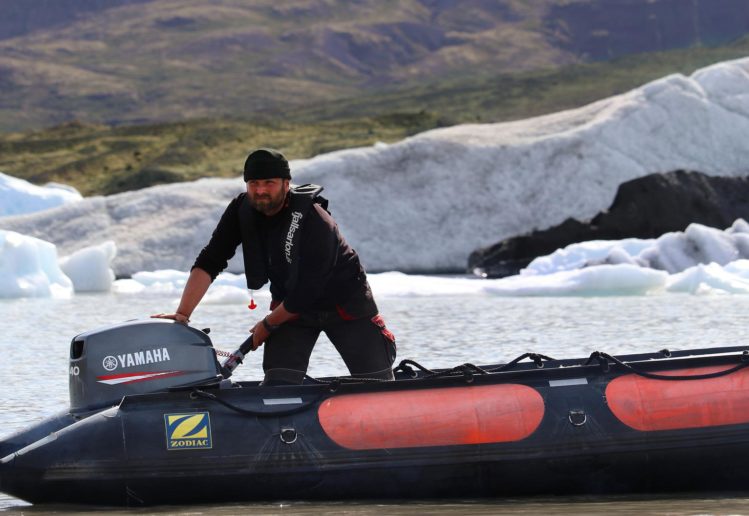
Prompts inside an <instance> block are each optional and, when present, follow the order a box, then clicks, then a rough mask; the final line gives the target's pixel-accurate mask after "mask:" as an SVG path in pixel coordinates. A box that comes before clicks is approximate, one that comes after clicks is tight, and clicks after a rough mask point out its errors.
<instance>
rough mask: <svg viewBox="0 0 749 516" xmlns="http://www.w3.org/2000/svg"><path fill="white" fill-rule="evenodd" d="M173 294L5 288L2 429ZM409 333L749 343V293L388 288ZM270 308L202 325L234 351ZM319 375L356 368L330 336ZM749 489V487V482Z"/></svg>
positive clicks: (534, 346)
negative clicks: (101, 332) (528, 294)
mask: <svg viewBox="0 0 749 516" xmlns="http://www.w3.org/2000/svg"><path fill="white" fill-rule="evenodd" d="M176 302H177V301H176V300H175V299H172V298H169V297H148V298H144V299H140V298H138V297H136V296H132V295H115V294H96V295H81V294H78V295H76V296H75V297H74V298H72V299H67V300H60V299H20V300H0V321H1V322H2V331H1V332H0V379H2V382H3V385H4V386H5V390H4V395H3V398H2V401H0V423H1V424H0V438H1V436H2V435H6V434H8V433H11V432H13V431H15V430H18V429H20V428H23V427H25V426H27V425H29V424H31V423H33V422H36V421H38V420H39V419H41V418H42V417H43V416H46V415H49V414H52V413H55V412H58V411H59V410H60V409H61V408H62V407H66V406H67V405H68V386H67V381H68V371H67V361H68V346H69V343H70V340H71V338H72V337H73V336H75V335H76V334H78V333H81V332H83V331H86V330H90V329H93V328H96V327H99V326H104V325H107V324H110V323H115V322H120V321H124V320H128V319H135V318H142V317H146V316H148V315H149V314H151V313H156V312H162V311H168V310H172V309H174V307H175V306H176ZM378 304H379V306H380V309H381V312H382V314H383V315H384V316H385V318H386V320H387V323H388V326H389V327H390V328H391V329H392V330H393V332H394V333H395V334H396V336H397V339H398V360H400V359H403V358H411V359H414V360H416V361H418V362H419V363H421V364H423V365H425V366H427V367H430V368H435V367H449V366H454V365H458V364H461V363H464V362H471V363H474V364H490V363H501V362H507V361H509V360H512V359H513V358H515V357H516V356H518V355H520V354H522V353H525V352H528V351H534V352H538V353H543V354H545V355H549V356H551V357H554V358H571V357H582V356H587V355H589V354H590V353H591V352H593V351H596V350H600V351H605V352H607V353H610V354H622V353H629V352H636V351H657V350H660V349H663V348H669V349H687V348H697V347H711V346H720V345H726V346H736V345H742V344H744V343H747V346H748V347H749V325H747V323H746V320H745V319H746V314H747V313H749V296H739V295H735V296H731V295H723V296H720V295H713V296H691V295H677V294H664V295H654V296H644V297H643V296H639V297H616V296H613V297H601V298H576V297H563V298H503V297H492V296H482V295H475V296H457V297H446V296H432V297H409V298H403V297H381V298H378ZM262 315H264V314H263V313H260V311H257V312H249V311H248V310H247V309H246V308H245V307H244V306H242V305H238V306H234V305H201V306H200V307H199V309H198V310H197V311H196V313H195V314H194V315H193V323H192V324H193V325H194V326H196V327H199V328H206V327H210V328H211V329H212V332H211V338H212V340H213V342H214V345H215V346H216V347H217V348H219V349H224V350H227V351H230V350H232V349H234V348H236V346H237V345H238V344H239V343H240V342H241V341H242V340H244V338H245V336H246V335H247V329H248V328H249V327H250V326H251V324H252V322H254V321H256V320H258V319H259V318H260V317H261V316H262ZM260 363H261V356H260V355H259V354H258V355H251V356H250V357H249V359H248V360H246V361H245V364H244V365H242V366H241V367H240V368H239V369H238V370H237V372H236V373H235V378H236V379H240V380H246V379H259V378H260V377H261V367H260ZM309 373H310V374H311V375H313V376H324V375H336V374H346V369H345V367H344V365H343V362H342V361H341V359H340V358H339V357H338V356H337V354H336V352H335V350H334V348H333V346H332V345H331V344H330V343H329V342H328V341H327V340H326V339H325V338H322V339H321V340H320V342H318V345H317V347H316V349H315V351H314V353H313V357H312V360H311V364H310V370H309ZM748 493H749V492H748ZM77 510H85V509H84V508H70V507H66V508H59V507H57V508H50V507H31V506H29V505H28V504H26V503H25V502H22V501H20V500H17V499H13V498H10V497H8V496H6V495H2V494H0V511H6V512H10V513H23V514H26V513H29V514H39V515H42V514H51V513H57V512H60V511H73V512H75V511H77ZM249 512H252V513H258V514H284V515H293V514H319V513H326V514H361V515H364V514H378V515H379V514H382V513H386V514H406V513H408V514H411V513H414V512H419V513H431V514H542V513H545V514H548V513H565V514H572V513H575V514H603V513H607V514H611V513H620V514H630V513H650V514H749V498H746V497H744V494H742V495H739V496H726V495H720V496H715V497H710V496H700V497H696V498H691V497H686V498H684V497H681V498H673V497H668V498H664V497H659V496H648V497H605V498H602V497H597V498H586V497H583V498H563V497H561V498H560V497H554V498H548V499H547V498H544V499H535V498H534V499H519V500H508V499H502V500H464V501H450V502H444V503H443V502H440V503H435V502H429V501H419V502H404V503H401V504H387V505H382V504H376V503H326V504H319V503H300V502H290V503H285V502H284V503H282V502H278V503H275V504H269V503H264V504H244V505H226V506H211V507H189V508H188V507H184V508H182V507H166V508H156V509H149V510H143V511H140V510H139V511H124V510H123V511H112V512H111V513H112V514H117V513H121V514H132V513H136V514H165V513H174V514H207V513H210V514H240V513H249Z"/></svg>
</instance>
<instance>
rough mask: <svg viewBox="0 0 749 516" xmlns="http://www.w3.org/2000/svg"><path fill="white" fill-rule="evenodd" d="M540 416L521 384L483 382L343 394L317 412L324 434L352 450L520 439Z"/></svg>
mask: <svg viewBox="0 0 749 516" xmlns="http://www.w3.org/2000/svg"><path fill="white" fill-rule="evenodd" d="M543 415H544V401H543V398H542V397H541V395H540V394H539V393H538V392H537V391H536V390H535V389H532V388H531V387H528V386H525V385H515V384H510V385H486V386H469V387H452V388H446V389H425V390H416V391H401V392H385V393H367V394H345V395H342V396H336V397H334V398H330V399H328V400H326V401H325V402H324V403H323V404H322V405H321V406H320V408H319V410H318V416H319V418H320V424H321V425H322V428H323V430H324V431H325V433H326V434H327V435H328V437H330V438H331V439H332V440H333V441H335V442H336V443H337V444H338V445H340V446H343V447H344V448H349V449H352V450H374V449H381V448H413V447H423V446H451V445H459V444H482V443H502V442H510V441H519V440H521V439H524V438H526V437H528V436H529V435H531V434H532V433H533V432H534V431H535V430H536V428H538V425H539V424H540V423H541V418H543Z"/></svg>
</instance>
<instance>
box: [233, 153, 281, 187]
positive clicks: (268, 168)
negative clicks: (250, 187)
mask: <svg viewBox="0 0 749 516" xmlns="http://www.w3.org/2000/svg"><path fill="white" fill-rule="evenodd" d="M276 177H280V178H281V179H291V170H290V169H289V162H288V161H286V158H284V156H283V154H281V153H280V152H278V151H277V150H273V149H258V150H256V151H253V152H251V153H250V155H249V156H247V161H245V162H244V182H245V183H246V182H247V181H249V180H251V179H274V178H276Z"/></svg>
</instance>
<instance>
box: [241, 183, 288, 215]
mask: <svg viewBox="0 0 749 516" xmlns="http://www.w3.org/2000/svg"><path fill="white" fill-rule="evenodd" d="M288 191H289V180H288V179H281V178H280V177H276V178H273V179H250V180H249V181H247V196H248V198H249V199H250V206H252V207H253V208H255V209H256V210H257V211H259V212H260V213H262V214H264V215H268V216H270V215H275V214H276V213H278V212H279V211H281V208H283V205H284V201H285V200H286V193H287V192H288Z"/></svg>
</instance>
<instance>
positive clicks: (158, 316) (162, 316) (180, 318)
mask: <svg viewBox="0 0 749 516" xmlns="http://www.w3.org/2000/svg"><path fill="white" fill-rule="evenodd" d="M151 319H172V320H174V321H177V322H180V323H182V324H187V323H189V322H190V318H189V317H187V316H186V315H185V314H181V313H179V312H175V313H173V314H154V315H152V316H151Z"/></svg>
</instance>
